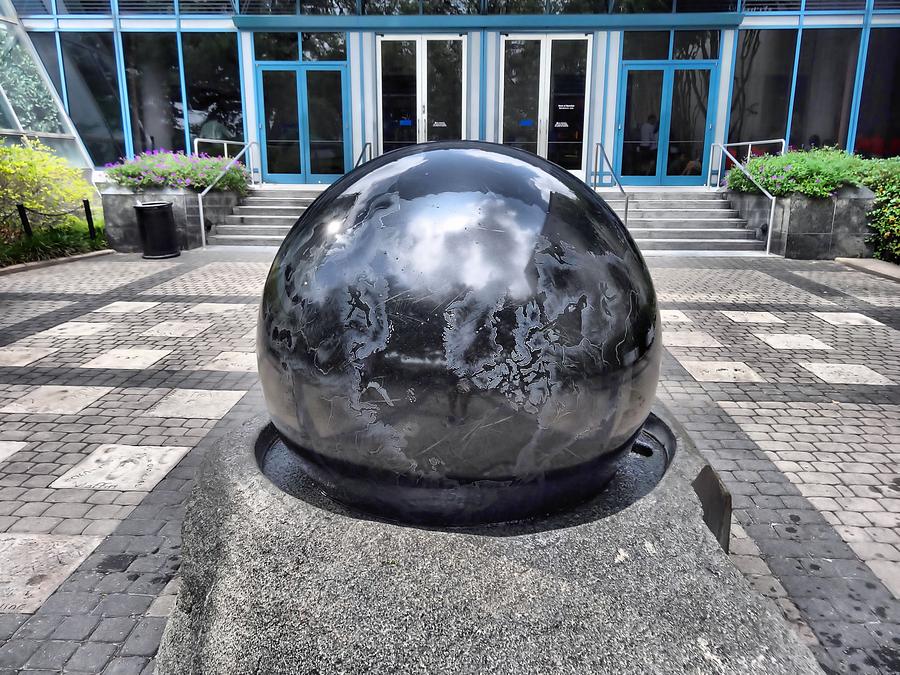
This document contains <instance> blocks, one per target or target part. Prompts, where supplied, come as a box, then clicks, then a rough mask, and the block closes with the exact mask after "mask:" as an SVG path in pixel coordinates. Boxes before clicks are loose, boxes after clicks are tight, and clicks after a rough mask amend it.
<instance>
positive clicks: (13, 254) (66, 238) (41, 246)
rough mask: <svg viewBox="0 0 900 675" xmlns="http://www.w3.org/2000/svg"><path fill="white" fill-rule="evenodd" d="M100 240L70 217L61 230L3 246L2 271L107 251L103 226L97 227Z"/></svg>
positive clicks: (0, 253) (39, 232)
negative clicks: (17, 265) (34, 262)
mask: <svg viewBox="0 0 900 675" xmlns="http://www.w3.org/2000/svg"><path fill="white" fill-rule="evenodd" d="M95 227H96V230H97V238H96V239H91V238H90V236H89V234H88V228H87V224H86V223H85V222H84V221H83V220H80V219H78V218H75V217H73V216H69V217H68V218H67V220H66V222H65V223H64V224H62V225H60V226H55V227H45V228H41V229H39V230H35V232H34V236H33V237H31V238H28V237H25V236H22V237H20V238H18V239H16V240H15V241H12V242H0V267H6V266H8V265H16V264H18V263H23V262H33V261H35V260H51V259H53V258H62V257H65V256H68V255H75V254H77V253H87V252H89V251H99V250H100V249H104V248H107V243H106V236H105V235H104V232H103V225H102V223H101V224H96V225H95Z"/></svg>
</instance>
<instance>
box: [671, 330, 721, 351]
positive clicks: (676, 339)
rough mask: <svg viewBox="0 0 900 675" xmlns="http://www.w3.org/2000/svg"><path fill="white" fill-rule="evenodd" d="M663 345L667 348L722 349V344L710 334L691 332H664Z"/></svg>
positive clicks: (697, 331)
mask: <svg viewBox="0 0 900 675" xmlns="http://www.w3.org/2000/svg"><path fill="white" fill-rule="evenodd" d="M663 344H664V345H665V346H666V347H712V348H715V347H721V346H722V344H721V343H720V342H719V341H718V340H716V339H715V338H714V337H713V336H712V335H710V334H709V333H704V332H703V331H699V330H696V331H691V330H669V331H663Z"/></svg>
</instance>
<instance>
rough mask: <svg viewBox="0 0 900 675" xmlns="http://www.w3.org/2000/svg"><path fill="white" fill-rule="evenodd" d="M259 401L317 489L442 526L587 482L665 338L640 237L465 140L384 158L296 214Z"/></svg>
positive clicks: (276, 272) (262, 335) (617, 443)
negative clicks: (638, 242)
mask: <svg viewBox="0 0 900 675" xmlns="http://www.w3.org/2000/svg"><path fill="white" fill-rule="evenodd" d="M257 350H258V354H259V374H260V379H261V381H262V385H263V392H264V394H265V399H266V404H267V406H268V409H269V412H270V414H271V416H272V421H273V422H274V424H275V426H276V427H277V429H278V430H279V431H280V432H281V434H282V435H283V437H284V439H285V440H286V441H287V442H288V444H289V445H290V446H291V448H292V449H293V450H294V451H295V452H296V453H297V456H298V458H299V461H301V462H302V463H303V466H304V470H305V471H306V472H307V473H308V474H309V475H310V476H311V477H312V478H313V479H314V480H315V481H317V482H318V483H319V484H320V485H321V486H322V488H323V489H324V490H325V492H327V493H328V494H329V495H331V496H332V497H334V498H335V499H337V500H339V501H342V502H344V503H347V504H350V505H353V506H356V507H359V508H361V509H363V510H367V511H372V512H375V513H378V514H380V515H384V516H387V517H389V518H396V519H401V520H407V521H413V522H430V523H440V524H461V523H477V522H487V521H498V520H509V519H515V518H521V517H526V516H530V515H535V514H539V513H546V512H549V511H552V510H555V509H558V508H561V507H563V506H566V505H568V504H572V503H574V502H577V501H580V500H583V499H585V498H587V497H589V496H591V495H592V494H595V493H596V492H597V491H598V490H599V489H600V488H601V487H602V486H603V485H604V484H605V483H606V481H608V480H609V478H610V477H611V476H612V475H613V473H614V472H615V468H616V464H617V463H618V461H619V460H620V458H621V457H622V456H623V455H624V453H626V452H628V450H629V449H630V447H631V444H632V442H633V440H634V438H635V437H636V435H637V434H638V432H639V430H640V428H641V425H642V424H643V422H644V420H645V419H646V418H647V415H648V413H649V410H650V404H651V402H652V401H653V398H654V394H655V391H656V384H657V380H658V377H659V362H660V355H661V351H662V342H661V336H660V329H659V316H658V311H657V303H656V295H655V293H654V291H653V284H652V282H651V280H650V274H649V272H648V271H647V267H646V266H645V264H644V261H643V259H642V258H641V255H640V253H639V252H638V249H637V246H636V245H635V243H634V241H632V239H631V237H630V236H629V235H628V233H627V231H626V229H625V227H624V226H623V225H622V223H621V222H620V221H619V219H618V218H617V217H616V215H615V214H614V213H613V212H612V210H610V208H609V207H608V206H607V205H606V204H605V203H604V202H603V200H602V199H600V198H599V197H598V196H597V195H596V194H595V193H594V192H593V191H592V190H590V189H589V188H588V187H587V186H586V185H585V184H584V183H582V182H581V181H580V180H578V179H577V178H575V177H574V176H572V175H571V174H570V173H568V172H567V171H565V170H563V169H561V168H559V167H558V166H556V165H554V164H551V163H550V162H547V161H545V160H543V159H541V158H539V157H537V156H535V155H532V154H529V153H526V152H523V151H520V150H516V149H512V148H507V147H503V146H499V145H493V144H488V143H476V142H452V143H431V144H427V145H418V146H413V147H410V148H406V149H403V150H398V151H395V152H391V153H388V154H386V155H383V156H381V157H378V158H376V159H375V160H373V161H371V162H369V163H367V164H365V165H363V166H362V167H360V168H359V169H356V170H355V171H352V172H351V173H349V174H347V175H346V176H344V177H343V178H342V179H340V180H339V181H337V182H336V183H335V184H334V185H332V186H331V187H330V188H328V189H327V190H326V191H325V192H324V193H323V194H322V195H321V196H320V197H319V198H318V199H316V200H315V202H314V203H313V204H312V205H311V206H310V207H309V208H308V209H307V211H306V212H305V213H304V214H303V216H302V217H301V218H300V220H299V221H298V222H297V224H296V225H294V227H293V228H292V229H291V231H290V233H289V234H288V236H287V238H286V239H285V241H284V243H283V244H282V246H281V249H280V250H279V251H278V255H277V256H276V258H275V261H274V263H273V264H272V269H271V270H270V272H269V275H268V278H267V280H266V285H265V292H264V295H263V300H262V307H261V310H260V320H259V333H258V345H257Z"/></svg>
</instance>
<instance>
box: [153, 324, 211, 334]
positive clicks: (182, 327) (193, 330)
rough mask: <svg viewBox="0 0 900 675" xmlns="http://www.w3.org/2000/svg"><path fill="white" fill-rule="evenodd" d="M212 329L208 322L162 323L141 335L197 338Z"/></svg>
mask: <svg viewBox="0 0 900 675" xmlns="http://www.w3.org/2000/svg"><path fill="white" fill-rule="evenodd" d="M209 328H212V324H211V323H209V322H208V321H162V322H160V323H158V324H156V325H155V326H151V327H150V328H148V329H147V330H145V331H144V332H143V333H141V335H146V336H148V337H196V336H198V335H200V333H202V332H203V331H205V330H207V329H209Z"/></svg>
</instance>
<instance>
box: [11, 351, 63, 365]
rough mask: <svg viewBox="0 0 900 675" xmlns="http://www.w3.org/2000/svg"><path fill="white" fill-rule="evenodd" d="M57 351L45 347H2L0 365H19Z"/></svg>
mask: <svg viewBox="0 0 900 675" xmlns="http://www.w3.org/2000/svg"><path fill="white" fill-rule="evenodd" d="M57 351H59V350H58V349H55V348H52V347H51V348H46V347H4V348H3V349H0V366H2V367H21V366H27V365H28V364H30V363H34V362H35V361H40V360H41V359H42V358H44V357H45V356H50V355H51V354H53V353H54V352H57Z"/></svg>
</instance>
